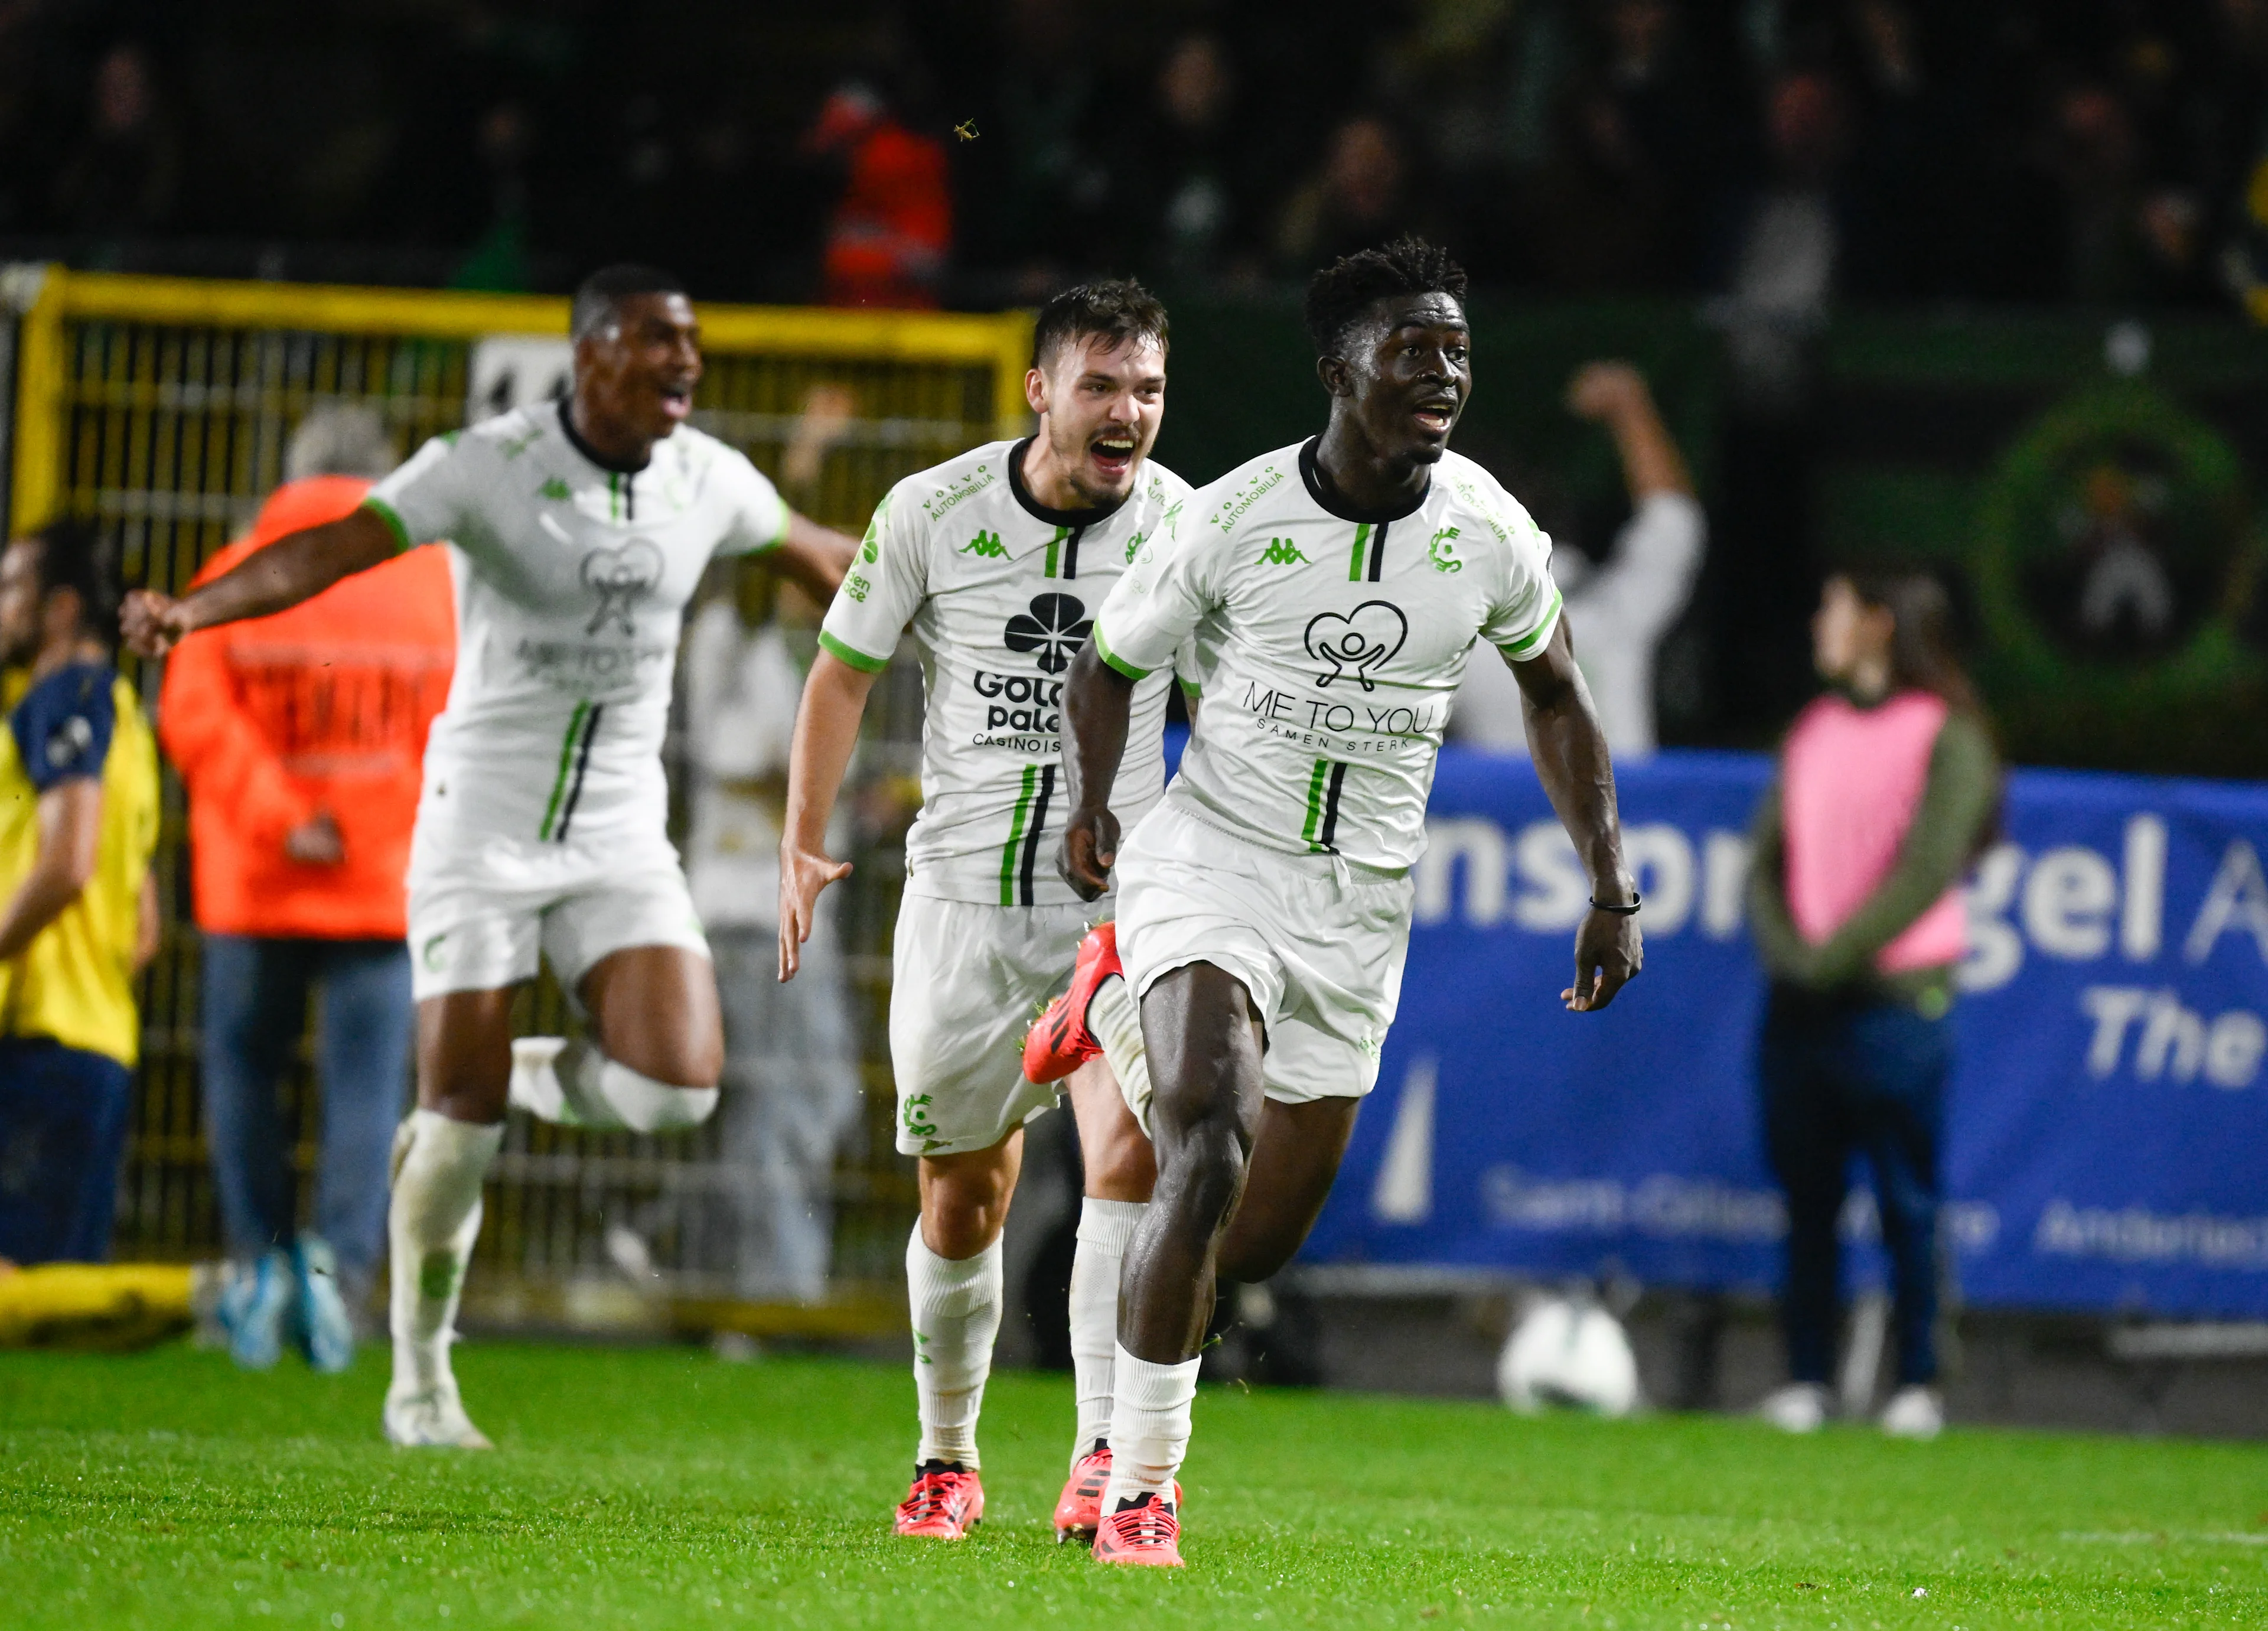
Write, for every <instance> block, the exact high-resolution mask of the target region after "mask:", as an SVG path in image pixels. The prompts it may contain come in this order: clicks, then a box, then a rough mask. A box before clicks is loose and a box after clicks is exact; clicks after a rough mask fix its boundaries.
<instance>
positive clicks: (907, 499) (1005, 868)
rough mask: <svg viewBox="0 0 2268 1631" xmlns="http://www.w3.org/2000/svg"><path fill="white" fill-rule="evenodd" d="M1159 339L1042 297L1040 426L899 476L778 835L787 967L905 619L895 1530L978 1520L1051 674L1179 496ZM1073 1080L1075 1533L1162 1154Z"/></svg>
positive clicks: (1036, 353)
mask: <svg viewBox="0 0 2268 1631" xmlns="http://www.w3.org/2000/svg"><path fill="white" fill-rule="evenodd" d="M1166 344H1167V336H1166V313H1165V308H1164V307H1163V306H1160V305H1159V304H1158V302H1157V300H1156V299H1154V298H1153V297H1152V295H1151V294H1150V293H1149V292H1147V291H1146V290H1145V289H1143V288H1142V287H1141V286H1140V285H1139V284H1133V283H1128V282H1117V281H1110V282H1100V283H1094V284H1085V285H1083V286H1081V287H1079V288H1076V289H1071V290H1068V291H1066V292H1064V293H1062V294H1059V295H1057V297H1056V298H1055V299H1052V300H1050V301H1049V302H1048V304H1047V306H1045V307H1044V308H1043V309H1042V311H1041V313H1040V315H1039V321H1038V323H1037V326H1036V328H1035V331H1034V334H1033V342H1032V365H1031V371H1030V373H1028V374H1027V375H1026V377H1025V382H1024V389H1025V395H1026V397H1027V400H1028V401H1029V402H1030V403H1031V405H1032V409H1033V410H1034V411H1035V413H1037V414H1038V416H1039V428H1038V430H1037V432H1035V434H1034V435H1032V436H1030V437H1027V438H1026V439H1023V440H1021V441H1019V442H1014V443H1009V442H993V443H990V444H989V445H988V446H983V447H978V448H976V449H975V450H974V451H972V452H969V453H966V454H961V456H960V457H959V458H956V459H952V460H948V461H946V462H945V463H943V464H940V465H939V466H937V467H936V468H935V469H930V470H924V471H923V472H922V473H921V474H919V475H917V476H908V477H907V478H906V479H905V480H903V481H902V482H900V483H898V484H897V486H896V487H895V488H893V489H892V490H891V491H890V493H889V495H888V497H887V498H885V499H884V500H883V503H882V506H881V507H880V509H878V510H877V511H876V512H875V513H874V520H873V526H872V527H871V528H869V529H868V531H867V533H866V538H865V543H864V544H862V545H861V546H860V548H859V551H858V563H857V565H855V566H854V567H853V568H852V570H851V575H850V576H849V577H848V578H846V579H843V589H842V593H841V594H838V595H837V596H836V600H835V603H834V605H833V607H832V608H831V609H829V610H828V614H827V619H826V622H825V624H824V625H823V626H822V628H821V632H820V637H819V640H820V646H821V655H820V657H819V658H818V660H817V661H815V662H814V664H813V666H812V670H811V677H810V679H809V681H808V682H807V683H806V685H805V687H804V693H803V706H802V708H801V711H800V712H799V715H798V717H797V720H796V730H795V742H794V746H793V748H792V750H791V756H790V764H789V771H788V801H787V822H786V833H785V836H784V838H783V840H782V842H781V845H780V978H783V979H786V978H791V977H792V975H793V974H794V972H795V968H796V962H797V958H798V956H799V948H800V946H801V944H802V941H803V940H804V938H805V937H806V935H808V934H810V932H811V923H812V915H813V912H814V910H815V908H816V905H817V903H818V898H819V895H820V891H821V889H824V888H825V887H826V886H827V885H828V884H829V883H831V882H834V881H835V880H836V879H838V878H840V877H842V876H843V875H844V874H845V873H847V872H849V871H850V870H851V868H850V867H849V866H848V865H847V864H839V863H837V862H835V861H833V860H829V859H828V856H827V854H826V833H827V822H828V812H829V810H830V809H831V808H833V806H834V803H835V798H836V793H837V791H838V790H839V788H840V787H841V785H842V779H843V768H844V766H845V764H847V763H848V762H849V759H850V756H851V748H852V745H853V744H854V742H855V741H856V739H857V736H858V720H859V718H860V715H861V714H862V712H864V710H865V705H866V694H867V691H868V690H869V689H870V688H871V687H872V685H873V680H874V675H877V674H879V673H880V672H881V670H882V668H884V667H885V666H886V665H887V663H888V661H889V658H890V653H892V652H893V651H895V649H896V647H897V644H898V637H899V635H900V634H901V633H902V631H904V630H905V628H906V626H907V625H908V624H909V623H910V624H912V627H913V634H914V638H915V641H916V644H917V646H918V647H919V650H920V653H921V662H922V677H923V682H924V689H925V690H926V692H927V715H926V718H925V720H924V726H923V744H922V810H921V815H920V816H919V818H918V819H917V821H916V822H915V823H914V827H913V830H912V831H911V832H910V833H909V835H908V837H907V839H906V888H905V897H904V901H903V904H902V905H901V906H900V907H899V911H898V923H897V933H896V937H895V945H894V948H893V953H892V970H893V973H892V986H891V994H890V1059H891V1065H892V1069H893V1072H894V1074H895V1076H896V1079H897V1094H898V1148H899V1149H900V1150H902V1152H904V1153H905V1154H907V1155H916V1156H918V1157H919V1158H920V1182H921V1221H919V1223H918V1224H917V1225H916V1227H915V1229H914V1231H913V1234H912V1236H911V1237H910V1238H909V1239H908V1241H907V1242H906V1284H907V1294H908V1298H909V1303H910V1304H911V1312H912V1320H913V1332H914V1347H915V1360H914V1384H915V1393H916V1397H917V1403H918V1405H919V1409H920V1417H921V1443H920V1448H919V1450H918V1451H917V1454H916V1457H915V1472H914V1480H913V1487H912V1489H911V1491H910V1492H909V1494H908V1495H907V1497H906V1500H905V1502H904V1503H903V1504H902V1506H900V1507H899V1509H898V1512H897V1518H896V1528H897V1531H898V1532H899V1533H901V1534H907V1535H926V1536H932V1537H936V1538H939V1539H948V1540H957V1539H961V1537H962V1536H964V1535H965V1534H966V1533H967V1532H968V1529H969V1527H970V1526H971V1525H972V1524H976V1522H977V1521H978V1520H979V1519H980V1518H982V1517H983V1511H984V1494H983V1485H982V1483H981V1481H980V1479H979V1475H978V1456H977V1449H976V1418H977V1413H978V1410H979V1408H980V1406H982V1404H983V1395H984V1383H985V1378H986V1376H988V1375H989V1374H990V1370H991V1365H992V1341H993V1337H994V1335H995V1334H996V1333H997V1332H998V1329H999V1325H1000V1229H1001V1225H1002V1224H1003V1222H1004V1221H1005V1220H1006V1217H1007V1212H1008V1202H1009V1198H1010V1196H1011V1195H1012V1194H1013V1192H1014V1191H1015V1187H1016V1174H1017V1170H1018V1168H1019V1165H1020V1162H1021V1160H1022V1156H1023V1139H1024V1134H1023V1126H1024V1123H1025V1122H1027V1121H1028V1120H1030V1119H1031V1118H1033V1117H1035V1116H1037V1115H1039V1114H1040V1113H1042V1111H1045V1110H1047V1109H1048V1108H1049V1106H1050V1105H1052V1104H1053V1103H1055V1100H1056V1091H1055V1089H1052V1088H1049V1087H1044V1086H1041V1085H1039V1084H1037V1083H1035V1082H1033V1081H1029V1080H1027V1078H1026V1077H1025V1075H1024V1074H1023V1070H1022V1068H1021V1066H1020V1040H1021V1038H1022V1037H1023V1034H1024V1030H1025V1028H1026V1026H1027V1023H1028V1022H1029V1020H1030V1017H1031V1015H1033V1013H1035V1011H1036V1010H1037V1009H1038V1008H1039V1007H1040V1005H1041V1004H1042V1003H1044V1002H1045V1001H1046V1000H1047V999H1048V998H1049V995H1051V994H1052V993H1055V992H1056V991H1057V990H1060V989H1061V988H1062V986H1063V984H1064V980H1065V978H1067V977H1068V976H1069V974H1070V972H1071V968H1072V963H1073V961H1074V956H1075V954H1076V951H1077V948H1078V947H1079V941H1080V937H1081V935H1082V934H1083V933H1084V932H1085V930H1086V926H1087V922H1088V919H1089V918H1090V917H1091V916H1092V915H1093V914H1092V912H1091V911H1089V909H1088V908H1087V907H1086V906H1085V905H1083V904H1081V902H1080V899H1079V896H1077V895H1075V894H1074V893H1073V892H1072V891H1071V888H1070V886H1069V885H1068V884H1066V883H1065V882H1064V881H1063V880H1062V879H1061V878H1060V877H1059V876H1057V873H1056V869H1055V867H1054V864H1053V858H1054V844H1053V840H1054V838H1055V836H1056V835H1057V833H1059V832H1060V831H1061V830H1062V824H1063V811H1064V799H1063V790H1062V788H1061V786H1059V785H1058V783H1057V752H1058V746H1059V743H1058V731H1059V728H1060V727H1059V724H1058V720H1059V717H1060V707H1059V705H1060V702H1061V698H1062V692H1063V675H1064V670H1065V669H1067V668H1070V666H1071V657H1072V654H1073V653H1076V652H1077V651H1078V650H1079V646H1080V644H1081V643H1082V642H1083V641H1084V640H1085V639H1086V635H1087V630H1088V627H1089V622H1090V619H1091V617H1092V616H1093V613H1094V608H1095V607H1096V606H1097V605H1098V604H1100V603H1101V598H1102V596H1103V594H1105V593H1107V592H1108V589H1109V587H1110V586H1111V585H1112V584H1113V583H1116V581H1117V580H1118V579H1119V578H1120V576H1121V575H1122V574H1123V573H1124V572H1126V570H1127V568H1128V564H1129V563H1130V562H1132V561H1134V560H1135V559H1137V558H1138V557H1140V556H1141V555H1142V553H1143V552H1144V551H1145V550H1147V549H1149V548H1150V547H1151V546H1152V540H1153V539H1155V538H1156V537H1157V536H1158V535H1159V533H1160V530H1161V529H1163V528H1168V527H1170V526H1171V525H1172V524H1173V522H1174V520H1175V517H1176V516H1177V515H1178V514H1179V513H1180V511H1181V509H1182V505H1183V503H1184V502H1185V501H1186V499H1187V498H1188V496H1189V487H1188V485H1187V483H1184V482H1182V480H1181V479H1180V478H1179V477H1178V476H1175V475H1174V474H1173V473H1172V472H1170V471H1168V470H1166V469H1161V468H1160V467H1159V466H1158V465H1156V464H1154V463H1152V462H1150V461H1149V453H1150V447H1151V445H1152V442H1154V441H1155V440H1156V439H1157V435H1158V425H1159V423H1160V418H1161V417H1162V416H1163V415H1164V412H1165V399H1166ZM1158 666H1159V667H1160V668H1161V669H1162V668H1165V667H1167V665H1163V664H1160V665H1158ZM1170 678H1171V676H1170V675H1168V674H1166V673H1164V672H1160V673H1159V674H1157V675H1155V676H1154V677H1152V678H1147V679H1145V680H1144V681H1143V682H1142V683H1139V684H1138V685H1134V686H1130V687H1129V688H1128V690H1127V692H1126V697H1125V700H1126V702H1127V705H1128V707H1129V710H1130V715H1129V717H1130V726H1129V727H1128V729H1127V730H1126V731H1125V732H1124V733H1123V734H1122V737H1121V749H1122V756H1123V766H1122V764H1120V763H1118V762H1116V761H1114V763H1113V764H1112V766H1111V769H1112V771H1113V776H1114V780H1115V782H1116V785H1117V786H1120V787H1121V788H1122V789H1123V791H1122V793H1121V794H1120V797H1121V800H1122V801H1123V805H1124V806H1125V808H1130V809H1139V808H1148V806H1149V805H1150V804H1151V803H1152V802H1153V801H1155V800H1156V799H1157V797H1158V795H1159V793H1160V792H1161V791H1162V789H1163V786H1164V783H1165V761H1164V757H1163V753H1162V747H1161V742H1162V735H1163V731H1164V727H1165V713H1166V688H1167V684H1168V683H1170ZM1105 887H1106V888H1107V883H1106V886H1105ZM1102 893H1103V890H1101V889H1097V890H1094V891H1092V892H1091V894H1090V897H1089V898H1094V897H1100V896H1101V894H1102ZM1101 1006H1102V1007H1105V1008H1107V1007H1108V1005H1107V1004H1106V1005H1101ZM1098 1017H1100V1015H1098ZM1118 1020H1119V1023H1118V1025H1117V1026H1116V1030H1115V1032H1114V1031H1113V1030H1112V1029H1111V1028H1110V1027H1109V1026H1108V1023H1107V1022H1105V1024H1104V1026H1103V1029H1104V1030H1105V1033H1106V1040H1108V1037H1110V1036H1111V1035H1114V1034H1115V1035H1116V1036H1117V1037H1119V1038H1120V1041H1121V1044H1123V1045H1127V1046H1130V1047H1131V1049H1132V1054H1131V1064H1130V1069H1131V1070H1133V1071H1134V1072H1136V1073H1137V1074H1138V1073H1139V1072H1140V1070H1141V1057H1140V1052H1139V1042H1138V1037H1139V1030H1140V1020H1139V1016H1138V1015H1137V1014H1136V1012H1135V1010H1134V1005H1133V1003H1132V1001H1131V1000H1123V1003H1122V1005H1121V1007H1120V1008H1119V1010H1118ZM1070 1090H1071V1103H1072V1111H1073V1114H1074V1115H1075V1116H1076V1117H1077V1118H1078V1122H1079V1142H1080V1149H1081V1153H1082V1156H1083V1159H1084V1163H1085V1167H1086V1202H1085V1206H1084V1207H1083V1209H1082V1212H1081V1216H1080V1221H1079V1246H1078V1256H1077V1258H1076V1260H1075V1263H1074V1266H1073V1272H1072V1277H1071V1280H1072V1319H1071V1336H1072V1352H1073V1356H1074V1362H1075V1366H1076V1372H1077V1386H1078V1393H1079V1435H1078V1439H1077V1441H1076V1444H1075V1448H1074V1450H1073V1462H1074V1465H1073V1472H1072V1476H1071V1480H1070V1482H1069V1483H1068V1484H1067V1485H1066V1486H1065V1490H1064V1501H1063V1502H1060V1503H1059V1505H1058V1511H1057V1530H1058V1534H1059V1536H1060V1535H1063V1534H1066V1533H1076V1534H1079V1535H1082V1536H1083V1535H1084V1534H1086V1532H1089V1531H1092V1530H1093V1529H1094V1524H1095V1523H1096V1521H1097V1513H1098V1509H1099V1503H1100V1501H1101V1484H1102V1482H1103V1480H1104V1478H1105V1477H1106V1476H1107V1468H1108V1458H1107V1449H1106V1446H1105V1445H1104V1443H1103V1442H1102V1441H1103V1440H1104V1439H1105V1438H1106V1437H1107V1435H1108V1431H1109V1426H1110V1411H1111V1407H1112V1396H1113V1391H1114V1383H1113V1376H1112V1370H1111V1366H1112V1363H1113V1360H1114V1356H1115V1352H1116V1346H1115V1335H1116V1321H1117V1300H1118V1298H1117V1292H1118V1261H1119V1257H1120V1255H1121V1253H1122V1252H1123V1250H1124V1244H1125V1241H1126V1239H1127V1238H1128V1236H1130V1235H1131V1233H1132V1232H1133V1229H1134V1225H1135V1223H1136V1221H1138V1219H1139V1218H1140V1216H1141V1214H1142V1211H1143V1207H1144V1205H1145V1203H1146V1202H1147V1201H1148V1199H1149V1196H1150V1185H1151V1181H1152V1177H1153V1170H1152V1162H1151V1155H1150V1148H1149V1143H1148V1140H1146V1139H1145V1138H1144V1137H1143V1135H1142V1133H1141V1130H1140V1128H1139V1127H1138V1125H1136V1124H1135V1122H1134V1120H1133V1118H1132V1117H1131V1116H1130V1114H1129V1112H1128V1111H1127V1108H1126V1103H1125V1100H1124V1098H1123V1096H1122V1095H1121V1093H1120V1091H1119V1089H1118V1086H1117V1084H1116V1081H1114V1080H1113V1078H1112V1076H1111V1074H1110V1073H1109V1071H1108V1069H1107V1068H1106V1067H1105V1066H1104V1065H1103V1064H1102V1062H1101V1061H1096V1062H1094V1064H1092V1065H1089V1066H1086V1068H1084V1069H1082V1070H1081V1071H1080V1072H1079V1074H1075V1075H1073V1076H1072V1078H1071V1089H1070ZM1140 1091H1141V1090H1140V1089H1138V1094H1139V1092H1140ZM1082 1487H1084V1494H1081V1490H1082Z"/></svg>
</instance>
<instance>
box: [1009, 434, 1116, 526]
mask: <svg viewBox="0 0 2268 1631" xmlns="http://www.w3.org/2000/svg"><path fill="white" fill-rule="evenodd" d="M1037 440H1038V438H1037V437H1035V436H1027V437H1026V438H1024V439H1023V440H1022V441H1020V442H1018V443H1017V444H1016V445H1015V446H1013V447H1011V448H1010V449H1008V491H1010V492H1013V493H1014V494H1015V495H1016V502H1017V503H1018V504H1020V505H1021V506H1023V507H1024V513H1025V514H1027V515H1028V516H1030V517H1031V518H1032V519H1033V520H1038V521H1045V522H1046V523H1047V524H1048V525H1049V526H1050V527H1100V526H1101V525H1102V523H1103V522H1105V521H1107V520H1109V519H1110V518H1111V517H1112V516H1114V515H1116V514H1117V513H1118V512H1119V511H1120V510H1122V509H1123V508H1125V507H1126V499H1125V498H1121V499H1120V500H1119V501H1118V502H1117V503H1116V504H1112V505H1105V506H1102V507H1101V508H1100V509H1094V510H1051V509H1049V508H1048V506H1046V505H1044V504H1042V503H1041V502H1040V501H1039V500H1038V499H1037V498H1034V497H1032V490H1031V489H1030V488H1028V487H1027V486H1025V485H1024V451H1025V449H1027V447H1029V446H1031V445H1032V444H1033V443H1034V442H1035V441H1037ZM1132 496H1133V493H1132V490H1131V489H1129V490H1128V494H1127V497H1128V498H1131V497H1132Z"/></svg>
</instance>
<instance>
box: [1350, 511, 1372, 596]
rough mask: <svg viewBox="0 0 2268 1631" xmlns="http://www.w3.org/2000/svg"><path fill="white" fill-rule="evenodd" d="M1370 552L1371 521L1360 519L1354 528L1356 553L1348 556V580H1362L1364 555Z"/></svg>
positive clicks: (1356, 581) (1358, 581) (1357, 581)
mask: <svg viewBox="0 0 2268 1631" xmlns="http://www.w3.org/2000/svg"><path fill="white" fill-rule="evenodd" d="M1369 553H1370V523H1369V522H1368V521H1359V522H1358V523H1356V525H1355V529H1354V553H1353V554H1352V555H1351V556H1349V557H1347V581H1348V582H1349V583H1360V582H1361V581H1362V569H1363V565H1364V562H1363V557H1365V556H1366V555H1368V554H1369Z"/></svg>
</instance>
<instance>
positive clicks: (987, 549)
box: [961, 532, 1008, 561]
mask: <svg viewBox="0 0 2268 1631" xmlns="http://www.w3.org/2000/svg"><path fill="white" fill-rule="evenodd" d="M961 553H962V554H963V555H974V556H976V557H977V558H978V559H980V560H987V561H1005V560H1006V559H1007V558H1008V549H1007V546H1006V545H1005V544H1004V543H1002V542H1000V535H999V534H998V533H997V532H980V533H978V534H977V535H976V536H975V537H974V538H971V539H970V540H969V541H968V542H967V543H964V544H962V545H961Z"/></svg>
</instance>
